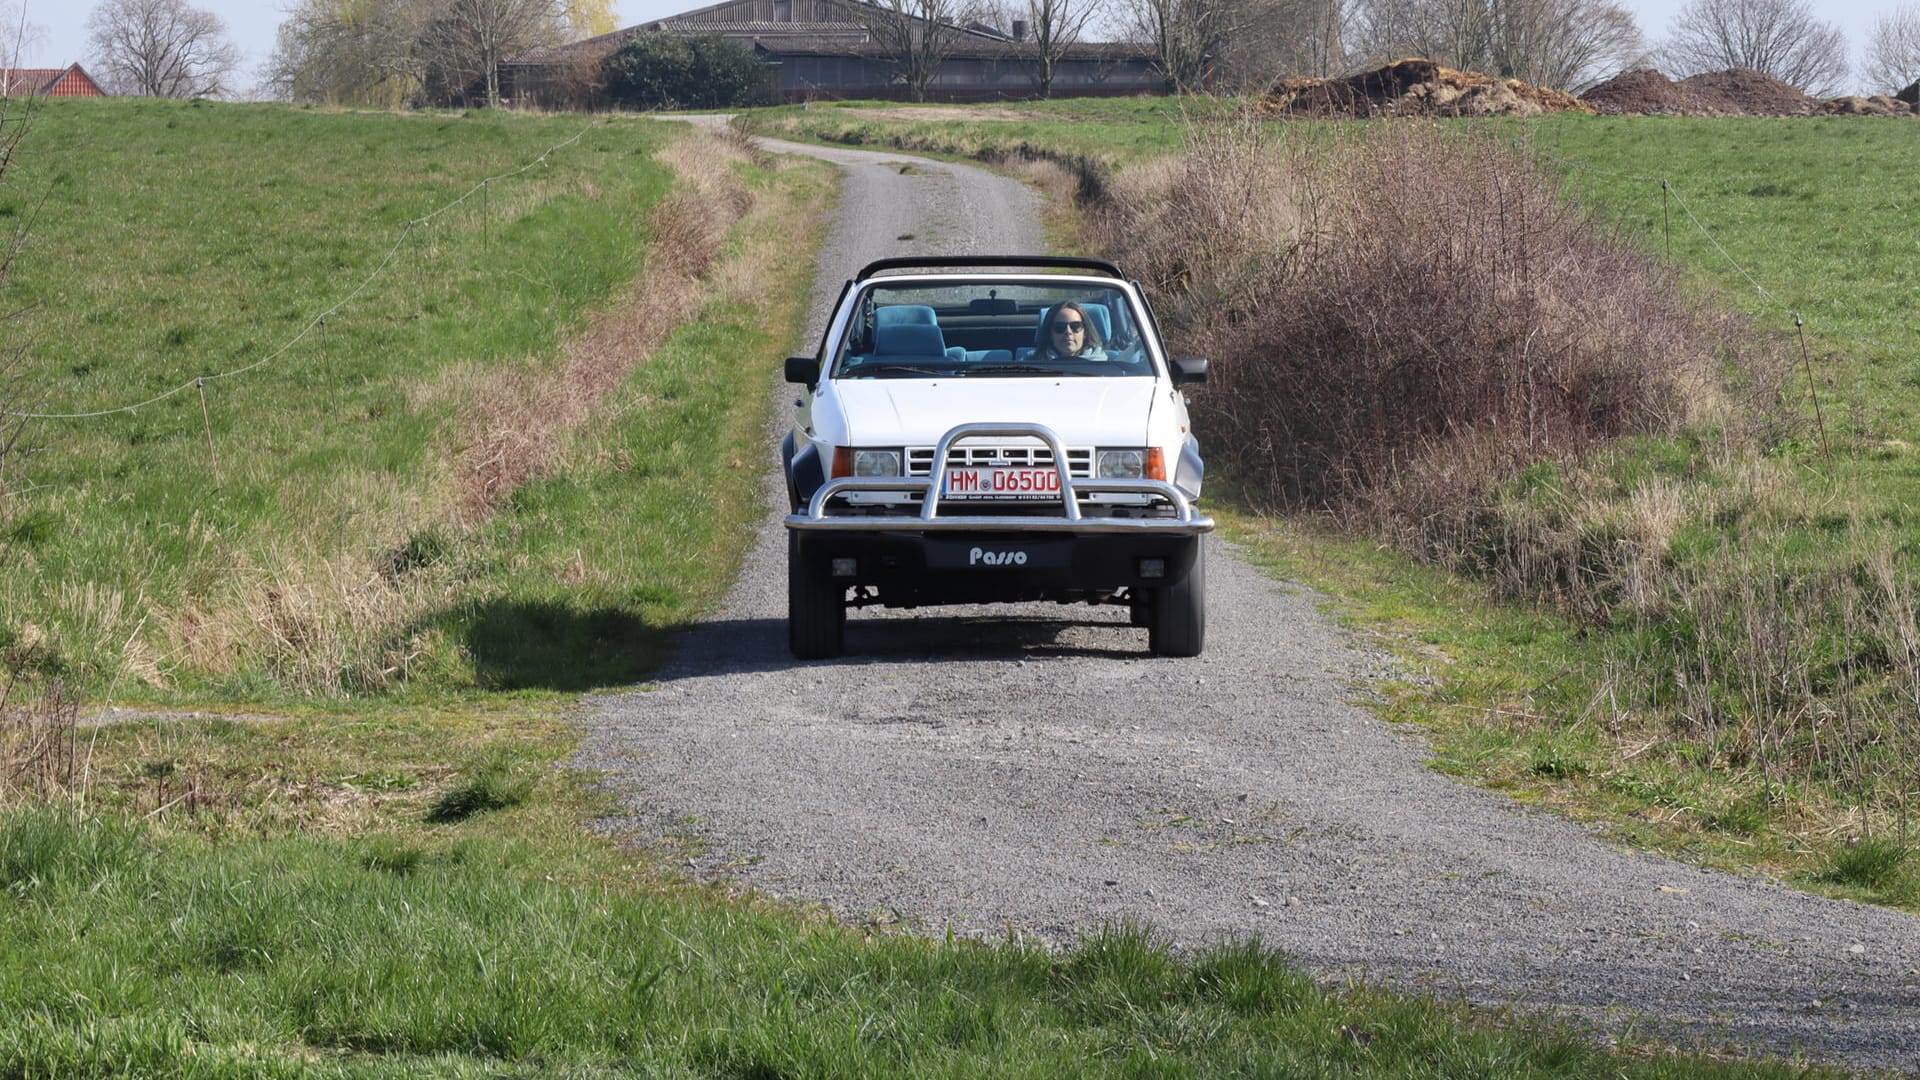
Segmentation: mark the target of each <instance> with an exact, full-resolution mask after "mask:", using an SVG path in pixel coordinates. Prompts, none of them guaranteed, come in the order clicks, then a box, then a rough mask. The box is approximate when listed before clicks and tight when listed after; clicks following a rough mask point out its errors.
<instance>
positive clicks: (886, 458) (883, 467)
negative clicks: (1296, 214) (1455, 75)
mask: <svg viewBox="0 0 1920 1080" xmlns="http://www.w3.org/2000/svg"><path fill="white" fill-rule="evenodd" d="M853 475H855V476H899V475H900V451H898V450H855V451H854V452H853Z"/></svg>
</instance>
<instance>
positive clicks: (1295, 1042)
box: [0, 778, 1821, 1077]
mask: <svg viewBox="0 0 1920 1080" xmlns="http://www.w3.org/2000/svg"><path fill="white" fill-rule="evenodd" d="M542 788H543V795H542V796H541V797H539V798H536V799H535V800H534V802H533V803H530V804H524V805H522V806H520V807H517V808H514V809H511V810H506V811H502V812H500V813H499V814H495V815H488V816H487V818H486V819H478V818H476V819H471V820H469V821H468V822H466V823H462V824H458V825H437V826H436V825H426V824H423V823H421V822H420V821H419V820H418V819H414V820H412V821H400V822H396V823H395V825H394V826H393V828H392V830H391V831H381V832H374V833H369V834H365V835H358V836H349V837H342V838H329V837H327V836H325V835H315V834H312V833H307V834H295V835H283V836H278V837H274V838H269V839H265V840H252V841H247V842H244V843H218V844H209V843H208V842H206V841H205V840H203V839H200V838H198V837H196V836H194V835H192V834H190V833H180V832H174V831H169V830H164V829H156V828H155V827H154V826H152V825H148V824H135V825H128V824H121V823H115V822H114V821H112V820H100V819H94V818H88V817H83V816H77V815H74V814H72V813H71V812H70V811H63V810H56V809H51V808H39V809H24V810H19V809H17V810H14V811H11V812H7V813H4V814H0V897H4V898H5V899H4V902H5V903H6V904H7V907H8V917H7V918H6V919H5V920H0V1072H4V1073H5V1074H6V1075H13V1076H55V1075H58V1076H75V1075H142V1076H262V1075H267V1076H281V1075H286V1076H377V1077H388V1076H534V1075H539V1076H553V1075H567V1076H572V1075H603V1074H605V1075H646V1076H653V1075H685V1076H783V1077H861V1076H873V1077H881V1076H886V1077H893V1076H926V1077H944V1076H952V1077H959V1076H968V1077H971V1076H981V1075H994V1076H1009V1077H1017V1076H1033V1077H1059V1076H1181V1077H1204V1076H1221V1077H1227V1076H1232V1077H1241V1076H1261V1075H1265V1076H1291V1075H1314V1076H1356V1077H1367V1076H1379V1077H1415V1076H1449V1077H1454V1076H1488V1077H1494V1076H1498V1077H1510V1076H1528V1077H1562V1076H1564V1077H1585V1076H1595V1075H1607V1076H1625V1077H1668V1076H1705V1077H1713V1076H1733V1075H1740V1076H1781V1077H1786V1076H1807V1075H1821V1073H1819V1072H1818V1071H1817V1070H1816V1071H1814V1072H1812V1073H1809V1072H1807V1071H1805V1070H1802V1069H1799V1068H1789V1067H1786V1066H1768V1065H1740V1066H1733V1065H1727V1064H1715V1063H1711V1062H1708V1061H1704V1060H1699V1059H1690V1058H1684V1057H1674V1056H1667V1055H1656V1056H1618V1055H1616V1054H1612V1053H1609V1052H1605V1051H1602V1050H1600V1049H1598V1048H1597V1046H1596V1045H1595V1044H1594V1043H1592V1042H1590V1041H1589V1040H1588V1039H1587V1037H1586V1036H1585V1035H1584V1034H1583V1033H1581V1032H1580V1031H1579V1030H1577V1029H1575V1028H1571V1027H1563V1026H1557V1025H1554V1024H1549V1023H1543V1022H1539V1021H1533V1020H1524V1019H1518V1018H1513V1017H1507V1016H1502V1015H1499V1014H1488V1015H1479V1016H1476V1015H1474V1014H1471V1013H1470V1012H1468V1011H1467V1010H1466V1009H1464V1008H1461V1007H1458V1006H1453V1005H1447V1004H1443V1003H1440V1002H1437V1001H1434V1000H1431V999H1421V998H1411V999H1396V998H1392V997H1388V996H1384V995H1379V994H1375V993H1370V992H1367V991H1364V990H1358V989H1349V990H1343V991H1334V990H1328V989H1324V988H1322V987H1320V986H1318V985H1317V984H1316V983H1315V982H1314V981H1313V980H1312V979H1311V978H1309V977H1308V976H1307V975H1305V974H1304V973H1302V972H1301V971H1299V970H1298V969H1296V968H1294V967H1292V966H1291V965H1290V964H1289V963H1288V962H1287V961H1286V960H1285V959H1284V958H1282V957H1280V956H1279V955H1277V954H1275V953H1273V952H1271V951H1270V950H1267V949H1264V948H1262V947H1260V946H1259V945H1258V944H1257V943H1255V942H1251V941H1245V942H1239V943H1234V944H1227V945H1221V946H1216V947H1212V948H1209V949H1206V950H1203V951H1201V952H1199V953H1197V954H1191V955H1177V954H1175V953H1173V952H1171V951H1170V950H1169V949H1168V947H1167V946H1166V944H1165V943H1164V942H1162V941H1160V940H1159V939H1157V938H1156V937H1155V936H1154V935H1153V934H1152V933H1150V932H1149V931H1147V930H1145V929H1143V928H1139V927H1131V926H1121V927H1115V928H1112V929H1109V930H1106V931H1103V932H1101V933H1098V934H1095V935H1093V936H1091V937H1089V938H1087V939H1085V940H1084V941H1083V942H1082V943H1081V944H1080V945H1079V946H1078V947H1076V948H1073V949H1070V950H1067V951H1065V952H1064V953H1058V954H1056V953H1052V952H1048V951H1045V950H1041V949H1037V948H1032V947H1028V946H1023V945H1018V944H1004V943H1003V944H985V945H982V944H973V943H969V942H957V941H944V942H943V941H939V940H934V939H929V938H922V937H914V936H900V935H880V936H868V935H864V934H862V933H861V932H860V931H858V930H855V929H850V928H845V927H841V926H837V925H834V924H831V923H828V922H823V921H819V920H813V919H807V918H804V917H802V916H800V915H796V914H793V913H790V912H785V911H781V910H777V909H773V908H770V907H765V906H761V905H756V904H752V903H743V902H740V901H723V900H720V899H719V898H718V897H717V896H715V895H713V894H709V893H706V892H703V891H701V890H698V889H687V888H679V887H670V886H668V885H666V884H664V883H663V882H662V881H661V880H660V879H658V878H657V877H656V876H655V875H654V873H653V872H652V871H650V870H648V869H646V868H645V867H641V866H635V865H633V864H631V863H629V862H627V861H626V860H624V859H622V858H621V857H620V854H619V853H618V852H617V850H616V849H614V848H612V847H611V846H609V845H605V844H597V843H584V842H582V841H581V839H580V837H581V835H582V834H580V833H579V832H578V831H577V830H576V829H575V827H574V826H573V825H572V824H571V823H570V822H563V821H560V820H559V819H558V818H552V817H548V818H545V819H543V817H542V814H543V813H547V814H550V812H551V810H552V808H553V806H554V805H556V804H559V805H566V804H571V805H574V806H580V805H585V803H584V800H583V798H582V796H580V794H579V793H578V792H577V791H574V790H572V789H570V788H569V787H568V786H567V784H566V782H564V781H561V780H558V779H554V778H550V779H548V780H546V781H543V783H542ZM543 801H544V802H545V803H546V804H547V805H546V806H544V807H543V806H542V805H540V804H541V803H542V802H543ZM483 820H486V821H490V822H491V824H490V825H487V826H485V827H482V821H483ZM543 820H546V821H549V822H550V824H547V825H543V824H541V822H542V821H543ZM556 830H558V831H556Z"/></svg>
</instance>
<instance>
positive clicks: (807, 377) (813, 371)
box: [787, 356, 820, 386]
mask: <svg viewBox="0 0 1920 1080" xmlns="http://www.w3.org/2000/svg"><path fill="white" fill-rule="evenodd" d="M787 381H788V382H790V383H799V384H800V385H801V386H812V385H813V384H814V383H817V382H819V381H820V358H819V357H817V356H789V357H787Z"/></svg>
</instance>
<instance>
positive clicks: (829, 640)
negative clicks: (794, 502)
mask: <svg viewBox="0 0 1920 1080" xmlns="http://www.w3.org/2000/svg"><path fill="white" fill-rule="evenodd" d="M846 632H847V590H846V588H845V587H844V586H841V585H838V584H836V583H835V582H834V580H833V577H832V576H831V574H829V573H828V571H827V568H826V567H823V566H821V565H819V563H818V561H817V560H814V561H809V560H807V559H803V558H801V556H800V543H799V540H798V538H797V537H795V536H794V535H793V534H792V533H789V534H787V648H788V650H789V651H791V652H792V653H793V655H794V657H795V658H796V659H799V660H827V659H831V658H832V657H835V656H839V655H840V653H841V652H842V650H844V649H845V648H846Z"/></svg>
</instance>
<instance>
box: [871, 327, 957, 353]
mask: <svg viewBox="0 0 1920 1080" xmlns="http://www.w3.org/2000/svg"><path fill="white" fill-rule="evenodd" d="M873 351H874V354H875V355H882V354H884V355H888V356H945V355H946V353H947V342H946V339H945V338H943V337H942V336H941V334H940V328H939V327H937V326H927V325H923V324H921V323H895V324H893V325H891V326H876V327H874V328H873Z"/></svg>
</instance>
